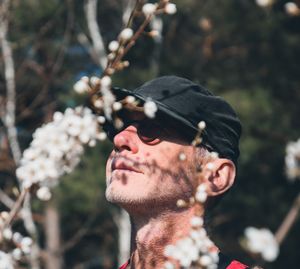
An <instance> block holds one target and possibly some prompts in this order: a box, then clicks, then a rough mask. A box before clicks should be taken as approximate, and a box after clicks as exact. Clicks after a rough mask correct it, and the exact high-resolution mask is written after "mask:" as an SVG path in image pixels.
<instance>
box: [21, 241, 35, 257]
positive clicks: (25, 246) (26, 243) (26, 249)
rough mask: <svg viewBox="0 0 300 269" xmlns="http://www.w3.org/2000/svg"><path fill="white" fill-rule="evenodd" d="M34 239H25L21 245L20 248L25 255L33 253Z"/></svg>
mask: <svg viewBox="0 0 300 269" xmlns="http://www.w3.org/2000/svg"><path fill="white" fill-rule="evenodd" d="M32 243H33V241H32V239H31V238H30V237H23V239H22V240H21V243H20V248H21V250H22V251H23V252H24V253H25V254H29V253H30V252H31V247H32Z"/></svg>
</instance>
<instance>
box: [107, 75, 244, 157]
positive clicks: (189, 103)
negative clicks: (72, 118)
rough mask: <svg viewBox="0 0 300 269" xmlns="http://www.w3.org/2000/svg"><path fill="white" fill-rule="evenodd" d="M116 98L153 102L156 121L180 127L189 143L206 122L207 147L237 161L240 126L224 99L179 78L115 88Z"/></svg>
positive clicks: (166, 78) (162, 78)
mask: <svg viewBox="0 0 300 269" xmlns="http://www.w3.org/2000/svg"><path fill="white" fill-rule="evenodd" d="M113 92H114V93H115V95H116V96H117V97H118V99H120V98H124V97H126V96H128V95H132V96H134V97H136V98H137V99H139V100H140V101H142V102H145V101H146V100H149V99H151V100H152V101H154V102H155V103H156V105H157V108H158V111H157V118H158V120H159V118H161V119H162V118H163V119H165V120H168V121H172V123H173V124H174V125H175V126H177V127H178V131H179V132H181V133H182V134H183V135H184V136H185V137H186V138H187V139H189V140H192V139H193V138H194V137H195V136H196V134H197V132H198V123H199V122H200V121H205V123H206V128H205V130H204V132H203V135H202V138H203V143H204V145H207V146H209V147H210V148H211V149H212V150H213V151H215V152H217V153H218V154H219V156H220V157H222V158H227V159H230V160H232V161H234V162H236V161H237V159H238V156H239V138H240V135H241V123H240V121H239V119H238V117H237V115H236V113H235V111H234V110H233V108H232V107H231V106H230V105H229V104H228V103H227V102H226V101H225V100H224V99H223V98H221V97H219V96H215V95H213V94H212V93H211V92H210V91H208V90H207V89H205V88H204V87H203V86H201V85H198V84H195V83H194V82H192V81H190V80H188V79H185V78H181V77H177V76H163V77H159V78H156V79H153V80H151V81H148V82H146V83H145V84H143V85H142V86H140V87H138V88H136V89H135V90H133V91H129V90H126V89H122V88H113Z"/></svg>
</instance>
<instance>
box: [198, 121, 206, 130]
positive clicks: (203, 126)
mask: <svg viewBox="0 0 300 269" xmlns="http://www.w3.org/2000/svg"><path fill="white" fill-rule="evenodd" d="M205 127H206V123H205V121H203V120H202V121H200V122H199V123H198V128H199V129H200V130H204V129H205Z"/></svg>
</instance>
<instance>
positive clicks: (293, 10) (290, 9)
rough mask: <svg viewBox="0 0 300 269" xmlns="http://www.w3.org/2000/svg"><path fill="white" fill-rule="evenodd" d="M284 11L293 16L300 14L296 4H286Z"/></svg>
mask: <svg viewBox="0 0 300 269" xmlns="http://www.w3.org/2000/svg"><path fill="white" fill-rule="evenodd" d="M284 9H285V11H286V13H287V14H289V15H291V16H296V15H299V14H300V8H299V7H298V6H297V4H296V3H294V2H288V3H285V5H284Z"/></svg>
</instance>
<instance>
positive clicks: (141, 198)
mask: <svg viewBox="0 0 300 269" xmlns="http://www.w3.org/2000/svg"><path fill="white" fill-rule="evenodd" d="M143 128H144V129H145V127H141V126H140V124H139V123H138V122H137V123H136V124H132V125H129V126H128V127H127V128H125V129H124V130H123V131H121V132H119V133H118V134H117V135H115V136H114V138H113V143H114V147H115V148H114V150H113V151H112V152H111V155H110V157H109V159H108V161H107V165H106V176H107V182H106V183H107V189H106V197H107V199H108V200H109V201H110V202H114V203H117V204H120V205H121V206H123V207H124V208H127V209H131V210H132V208H134V207H138V208H139V210H140V209H141V207H145V208H146V207H149V206H151V207H152V206H157V207H158V206H164V207H168V206H174V205H176V201H177V200H178V199H186V198H188V197H190V196H191V194H192V192H193V189H194V185H195V182H194V177H195V156H196V155H195V149H194V147H192V146H190V145H188V144H187V143H183V142H181V141H180V140H179V139H175V138H174V139H171V138H170V139H168V136H169V137H172V134H171V133H170V134H168V135H166V134H161V133H160V135H159V136H158V137H155V136H154V135H155V129H153V128H155V127H153V128H152V127H151V126H148V128H151V130H149V132H150V131H151V133H154V134H152V136H153V138H152V139H147V137H146V138H145V136H144V133H143V130H142V129H143ZM174 137H176V136H175V135H174ZM184 157H185V158H184Z"/></svg>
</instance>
